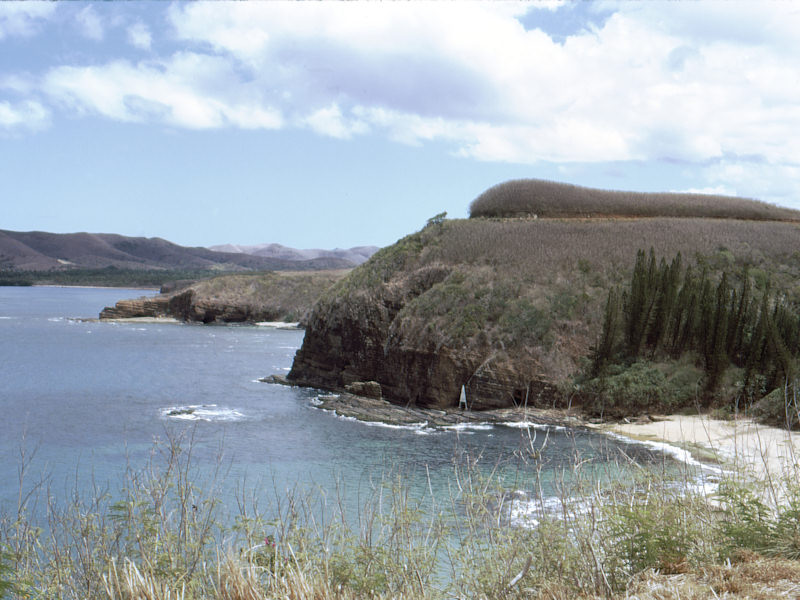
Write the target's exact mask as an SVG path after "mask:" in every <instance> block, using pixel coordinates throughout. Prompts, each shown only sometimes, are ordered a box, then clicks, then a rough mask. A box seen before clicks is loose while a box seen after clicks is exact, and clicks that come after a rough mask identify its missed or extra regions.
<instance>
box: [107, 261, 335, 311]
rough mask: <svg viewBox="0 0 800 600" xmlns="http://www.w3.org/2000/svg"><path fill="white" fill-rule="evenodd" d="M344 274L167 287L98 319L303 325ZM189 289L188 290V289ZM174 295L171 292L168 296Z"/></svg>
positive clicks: (224, 279) (234, 278)
mask: <svg viewBox="0 0 800 600" xmlns="http://www.w3.org/2000/svg"><path fill="white" fill-rule="evenodd" d="M344 274H345V272H344V271H321V272H311V273H307V272H301V273H280V274H278V273H260V274H254V275H250V274H248V275H223V276H220V277H215V278H213V279H209V280H204V281H198V282H194V283H191V284H190V285H189V284H187V282H181V283H180V284H179V285H175V286H165V287H164V288H163V290H162V293H161V294H159V295H158V296H153V297H145V298H138V299H135V300H120V301H119V302H117V304H116V305H115V306H114V307H107V308H104V309H103V311H102V312H101V313H100V318H101V319H125V318H141V317H156V318H158V317H173V318H176V319H179V320H181V321H187V322H196V323H256V322H261V321H290V322H301V323H303V322H304V321H305V319H306V318H307V315H308V314H309V313H310V311H311V307H312V305H313V304H314V302H315V301H316V299H317V298H318V297H319V295H320V294H321V293H322V292H323V291H324V290H325V289H327V288H328V287H329V286H330V285H332V284H333V283H334V282H336V281H338V280H339V279H340V278H341V277H343V276H344ZM187 285H188V287H187ZM168 290H174V291H168Z"/></svg>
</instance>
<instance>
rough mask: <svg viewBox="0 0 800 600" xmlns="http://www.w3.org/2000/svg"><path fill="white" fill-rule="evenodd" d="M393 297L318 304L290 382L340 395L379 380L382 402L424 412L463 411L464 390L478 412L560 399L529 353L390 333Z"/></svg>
mask: <svg viewBox="0 0 800 600" xmlns="http://www.w3.org/2000/svg"><path fill="white" fill-rule="evenodd" d="M394 291H397V290H394ZM392 300H396V298H392V299H388V298H386V297H382V298H368V297H365V296H363V295H362V296H358V295H356V296H348V297H345V298H336V299H333V300H330V301H323V302H320V303H319V304H318V305H317V308H316V310H315V312H314V313H313V315H312V318H311V320H310V321H309V323H308V326H307V328H306V336H305V341H304V343H303V346H302V348H301V349H300V350H299V351H298V352H297V355H296V357H295V360H294V364H293V366H292V370H291V372H290V373H289V376H288V378H289V380H290V381H292V382H294V383H296V384H299V385H308V386H312V387H319V388H323V389H328V390H338V391H345V390H346V389H347V388H348V387H349V386H351V384H353V383H354V382H359V381H375V382H378V383H379V384H380V389H381V395H382V397H383V398H384V399H386V400H389V401H390V402H393V403H396V404H403V405H412V406H418V407H424V408H447V407H454V406H458V403H459V397H460V393H461V386H462V385H464V386H465V387H466V392H467V402H468V406H469V408H470V409H473V410H484V409H491V408H505V407H509V406H514V405H522V404H524V403H526V402H527V403H528V405H529V406H532V407H533V406H550V405H551V404H552V402H553V401H554V400H555V399H556V398H557V391H556V389H555V386H554V384H553V382H552V381H550V380H549V379H548V378H547V377H546V376H544V375H542V376H539V375H537V374H538V373H541V371H542V364H541V362H540V361H538V360H536V358H535V357H533V356H531V355H529V353H523V354H526V355H525V356H522V355H517V356H516V357H514V358H512V357H511V356H509V355H508V354H507V353H506V352H503V351H501V350H498V348H495V347H492V345H490V344H488V343H486V344H483V345H479V346H477V347H472V348H471V347H467V346H460V347H448V346H446V345H441V344H440V343H439V342H438V339H437V338H438V336H437V335H435V334H434V335H425V334H422V335H420V336H419V337H406V336H403V335H401V334H400V333H399V332H398V331H396V330H394V331H393V329H395V328H397V320H398V313H399V312H400V310H399V305H398V304H396V303H395V302H393V301H392Z"/></svg>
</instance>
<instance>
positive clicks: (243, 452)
mask: <svg viewBox="0 0 800 600" xmlns="http://www.w3.org/2000/svg"><path fill="white" fill-rule="evenodd" d="M145 293H147V294H153V293H155V292H143V291H142V290H129V289H100V288H59V287H29V288H25V287H20V288H15V287H0V412H1V413H2V415H3V416H2V418H0V513H2V512H3V511H9V510H13V509H14V507H15V506H16V502H17V499H18V497H19V496H18V493H19V489H20V483H19V480H20V473H21V467H22V465H25V469H24V481H23V484H22V486H23V488H25V489H28V488H30V486H33V485H34V484H35V483H36V482H46V485H47V488H48V489H49V490H50V493H51V495H52V497H53V498H54V499H55V500H56V501H58V500H59V498H63V499H66V498H68V497H69V496H70V494H74V493H75V491H76V490H88V489H104V490H108V491H109V492H110V493H111V494H112V495H113V493H114V490H115V489H117V488H118V487H119V486H120V485H122V483H123V480H122V473H124V472H125V469H126V468H129V467H132V468H134V469H136V468H139V467H140V466H141V465H144V464H145V463H146V462H147V460H148V459H149V458H150V457H151V456H152V454H153V451H154V448H158V447H159V446H158V444H159V442H163V441H164V440H170V439H177V438H181V439H182V440H183V442H182V443H183V444H184V445H185V446H188V447H190V448H191V451H192V456H193V458H192V460H193V461H194V463H195V464H196V465H198V468H199V469H200V470H199V471H198V472H200V473H207V474H210V473H212V472H214V469H217V471H219V472H222V473H223V479H221V480H220V479H219V478H218V480H217V484H218V486H219V490H220V492H219V494H220V499H221V500H222V501H223V502H224V503H228V504H230V505H233V504H235V502H236V498H237V495H238V494H239V493H240V492H241V490H242V489H244V487H245V486H246V488H247V490H249V493H250V494H252V495H253V496H255V497H256V498H257V499H259V500H260V502H259V505H260V506H261V507H266V510H269V506H270V504H271V503H272V502H274V500H275V499H276V498H277V497H279V496H280V495H281V494H282V493H284V491H285V490H297V489H311V488H314V489H318V490H320V491H321V492H322V493H330V492H332V491H333V490H336V493H337V495H339V496H343V497H344V503H345V504H347V505H350V506H352V507H354V509H357V505H358V503H359V502H360V498H361V497H362V496H363V494H364V492H365V490H368V489H370V488H371V487H372V486H375V485H376V482H380V481H382V480H384V479H385V478H386V477H387V473H397V472H402V473H403V475H404V477H406V479H407V481H408V482H409V483H410V485H411V486H412V487H415V488H416V489H419V490H423V491H426V492H433V493H434V494H436V493H442V494H444V493H447V491H448V490H452V485H453V481H454V474H455V473H457V471H458V469H459V468H460V467H463V466H465V465H472V466H475V465H478V467H479V468H481V469H484V472H486V473H493V474H494V476H495V477H496V479H497V481H498V484H499V485H500V486H501V487H502V486H504V487H505V489H507V491H508V492H509V493H514V494H523V496H522V497H525V496H524V494H526V493H533V488H534V487H535V488H536V490H538V491H540V492H541V494H543V495H544V496H545V497H555V496H558V495H559V494H561V495H563V494H564V489H565V487H564V486H565V485H568V484H569V481H570V480H571V478H574V477H575V474H576V473H577V471H578V466H577V465H580V472H581V474H582V476H584V477H585V476H589V477H591V478H595V479H597V480H600V481H615V480H617V479H624V478H626V477H629V476H630V472H631V471H637V470H640V469H639V467H640V466H642V465H644V466H646V467H647V468H649V469H658V470H663V469H680V468H683V467H682V465H681V463H680V462H677V461H675V460H673V455H671V454H669V453H665V452H662V451H661V450H659V449H658V448H654V447H651V446H647V445H643V444H637V443H629V442H627V441H625V440H623V439H614V438H611V437H608V436H605V435H602V434H598V433H594V432H589V431H583V430H567V429H560V428H548V427H510V426H501V425H496V426H491V425H488V424H487V425H477V426H472V427H458V428H453V429H449V430H436V429H432V428H427V427H420V426H418V427H408V428H402V427H389V426H381V425H376V424H365V423H361V422H357V421H354V420H352V419H345V418H340V417H337V416H336V415H334V414H331V413H329V412H326V411H323V410H320V409H319V408H317V407H316V398H317V396H318V395H319V394H320V393H321V391H319V390H313V389H303V388H292V387H286V386H281V385H275V384H265V383H261V382H259V381H258V379H259V378H260V377H263V376H265V375H269V374H274V373H286V372H288V370H289V368H290V367H291V363H292V359H293V357H294V354H295V352H296V351H297V350H298V348H299V347H300V345H301V344H302V341H303V335H304V333H303V331H298V330H281V329H273V328H267V327H260V326H209V325H187V324H176V323H112V322H97V321H91V320H86V319H91V318H94V317H97V315H98V313H99V312H100V310H101V309H102V308H103V307H104V306H109V305H113V304H114V303H115V302H116V301H117V300H120V299H123V298H132V297H137V296H141V295H143V294H145ZM220 465H221V468H220ZM276 492H277V494H276ZM519 514H520V515H522V516H521V517H520V518H523V517H524V515H525V514H526V511H525V510H524V507H523V509H522V510H521V511H520V512H519Z"/></svg>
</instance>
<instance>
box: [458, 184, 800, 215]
mask: <svg viewBox="0 0 800 600" xmlns="http://www.w3.org/2000/svg"><path fill="white" fill-rule="evenodd" d="M533 215H536V216H538V217H601V216H618V217H705V218H713V219H748V220H757V221H800V211H795V210H791V209H788V208H781V207H779V206H774V205H772V204H767V203H766V202H760V201H758V200H751V199H748V198H736V197H733V196H716V195H706V194H681V193H642V192H625V191H618V190H600V189H595V188H587V187H580V186H577V185H570V184H566V183H557V182H555V181H544V180H541V179H515V180H512V181H507V182H505V183H501V184H499V185H496V186H494V187H491V188H489V189H488V190H486V191H485V192H483V193H482V194H481V195H480V196H478V197H477V198H476V199H475V200H473V202H472V204H471V205H470V216H471V217H519V216H533Z"/></svg>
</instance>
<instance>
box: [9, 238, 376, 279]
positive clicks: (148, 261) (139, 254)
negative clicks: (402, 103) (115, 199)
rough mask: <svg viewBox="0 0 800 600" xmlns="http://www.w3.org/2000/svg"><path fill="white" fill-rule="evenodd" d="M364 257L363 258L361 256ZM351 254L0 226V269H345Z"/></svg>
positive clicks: (349, 261)
mask: <svg viewBox="0 0 800 600" xmlns="http://www.w3.org/2000/svg"><path fill="white" fill-rule="evenodd" d="M362 262H363V261H362ZM356 264H358V263H356V262H355V261H353V260H348V259H346V258H343V257H340V256H337V255H320V256H315V257H311V258H303V257H298V258H296V259H289V258H280V257H274V256H257V255H253V254H247V253H243V252H219V251H215V250H211V249H209V248H203V247H188V246H180V245H178V244H175V243H173V242H170V241H168V240H165V239H163V238H158V237H153V238H146V237H130V236H123V235H120V234H114V233H87V232H78V233H49V232H45V231H25V232H22V231H10V230H0V271H53V270H69V269H73V268H90V269H102V268H107V267H116V268H122V269H175V268H182V269H208V270H220V271H255V270H259V271H285V270H292V271H296V270H327V269H346V268H350V267H353V266H355V265H356Z"/></svg>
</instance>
